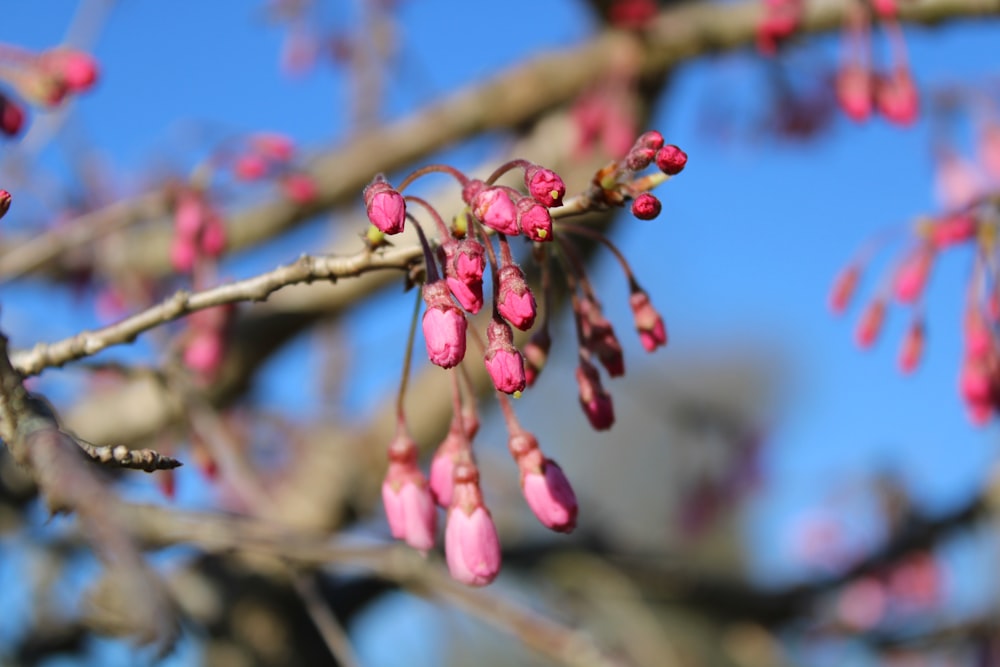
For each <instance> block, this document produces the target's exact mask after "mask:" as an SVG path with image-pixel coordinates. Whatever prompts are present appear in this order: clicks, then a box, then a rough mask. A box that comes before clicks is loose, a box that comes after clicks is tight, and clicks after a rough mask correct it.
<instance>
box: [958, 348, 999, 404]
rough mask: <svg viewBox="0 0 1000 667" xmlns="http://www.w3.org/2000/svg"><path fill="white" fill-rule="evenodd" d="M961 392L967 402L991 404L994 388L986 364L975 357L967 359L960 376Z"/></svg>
mask: <svg viewBox="0 0 1000 667" xmlns="http://www.w3.org/2000/svg"><path fill="white" fill-rule="evenodd" d="M959 390H960V391H961V394H962V398H963V399H965V402H966V403H968V404H970V405H974V404H980V403H986V404H989V403H991V399H992V397H993V386H992V382H991V381H990V373H989V368H988V366H987V364H986V362H985V361H984V360H982V359H977V358H975V357H966V359H965V362H964V363H963V364H962V373H961V375H960V376H959Z"/></svg>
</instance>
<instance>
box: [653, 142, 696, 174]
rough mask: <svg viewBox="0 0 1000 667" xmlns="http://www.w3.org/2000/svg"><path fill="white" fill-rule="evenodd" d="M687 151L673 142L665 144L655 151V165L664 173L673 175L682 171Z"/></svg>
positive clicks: (686, 158) (685, 162) (686, 159)
mask: <svg viewBox="0 0 1000 667" xmlns="http://www.w3.org/2000/svg"><path fill="white" fill-rule="evenodd" d="M687 161H688V156H687V153H685V152H684V151H682V150H681V149H680V148H678V147H677V146H674V145H673V144H667V145H666V146H664V147H663V148H661V149H660V150H659V151H657V153H656V166H657V168H659V170H660V171H662V172H663V173H664V174H667V175H668V176H674V175H676V174H679V173H681V172H682V171H684V166H685V165H686V164H687Z"/></svg>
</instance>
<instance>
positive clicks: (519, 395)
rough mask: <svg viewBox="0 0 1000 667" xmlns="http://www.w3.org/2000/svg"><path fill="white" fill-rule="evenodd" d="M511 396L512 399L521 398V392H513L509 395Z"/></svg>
mask: <svg viewBox="0 0 1000 667" xmlns="http://www.w3.org/2000/svg"><path fill="white" fill-rule="evenodd" d="M511 396H513V397H514V398H521V392H519V391H515V392H514V393H513V394H511Z"/></svg>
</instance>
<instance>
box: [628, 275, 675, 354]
mask: <svg viewBox="0 0 1000 667" xmlns="http://www.w3.org/2000/svg"><path fill="white" fill-rule="evenodd" d="M628 301H629V306H630V307H631V308H632V317H633V318H634V320H635V328H636V331H638V332H639V342H640V343H642V347H643V349H645V350H646V351H647V352H652V351H653V350H655V349H656V348H658V347H661V346H663V345H666V344H667V328H666V326H665V325H664V324H663V318H662V317H660V313H658V312H657V311H656V308H654V307H653V304H652V303H650V301H649V295H648V294H647V293H646V291H645V290H636V291H634V292H632V294H631V295H629V300H628Z"/></svg>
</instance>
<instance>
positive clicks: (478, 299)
mask: <svg viewBox="0 0 1000 667" xmlns="http://www.w3.org/2000/svg"><path fill="white" fill-rule="evenodd" d="M442 249H443V250H444V255H445V261H444V269H445V280H446V281H447V283H448V288H449V289H450V290H451V293H452V294H453V295H454V296H455V298H456V299H457V300H458V302H459V303H460V304H461V305H462V308H465V309H466V310H467V311H469V312H470V313H478V312H479V310H480V309H481V308H482V307H483V271H484V270H485V269H486V260H485V258H484V256H483V253H484V252H485V249H484V248H483V246H482V244H481V243H479V242H478V241H476V240H474V239H471V238H466V239H462V240H461V241H455V240H449V241H447V242H445V243H444V245H443V246H442Z"/></svg>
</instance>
